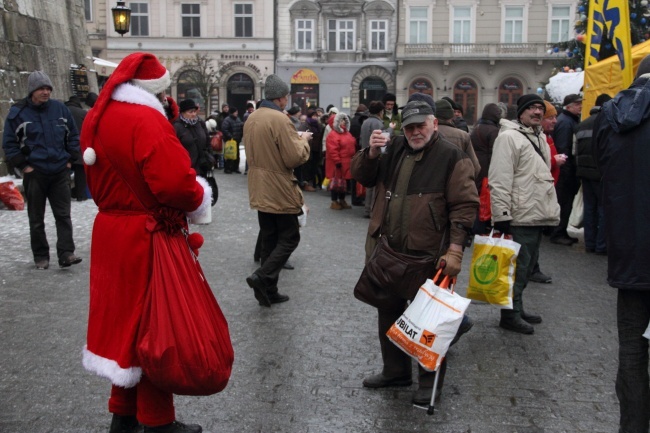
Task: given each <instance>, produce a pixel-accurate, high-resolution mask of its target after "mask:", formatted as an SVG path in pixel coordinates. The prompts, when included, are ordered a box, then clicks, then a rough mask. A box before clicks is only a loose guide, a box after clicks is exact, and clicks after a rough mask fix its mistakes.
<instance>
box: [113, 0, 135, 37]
mask: <svg viewBox="0 0 650 433" xmlns="http://www.w3.org/2000/svg"><path fill="white" fill-rule="evenodd" d="M111 11H112V12H113V26H114V27H115V31H116V32H117V33H119V34H120V35H122V36H124V33H128V31H129V28H130V27H131V9H130V8H128V7H127V6H126V5H125V4H124V2H123V1H118V2H117V6H115V7H114V8H112V9H111Z"/></svg>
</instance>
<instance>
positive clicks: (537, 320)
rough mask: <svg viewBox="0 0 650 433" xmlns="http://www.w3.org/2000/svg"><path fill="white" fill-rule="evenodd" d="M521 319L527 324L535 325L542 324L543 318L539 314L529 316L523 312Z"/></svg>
mask: <svg viewBox="0 0 650 433" xmlns="http://www.w3.org/2000/svg"><path fill="white" fill-rule="evenodd" d="M521 318H522V319H523V320H525V321H526V322H528V323H532V324H534V325H537V324H538V323H542V316H538V315H537V314H528V313H526V312H525V311H523V310H522V311H521Z"/></svg>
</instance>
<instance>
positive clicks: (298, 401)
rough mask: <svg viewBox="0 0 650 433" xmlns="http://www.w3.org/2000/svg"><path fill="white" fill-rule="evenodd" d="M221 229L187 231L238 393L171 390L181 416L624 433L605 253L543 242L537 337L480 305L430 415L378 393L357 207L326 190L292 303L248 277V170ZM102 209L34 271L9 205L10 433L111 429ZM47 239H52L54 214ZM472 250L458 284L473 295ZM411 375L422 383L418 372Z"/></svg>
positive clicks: (3, 424) (284, 287)
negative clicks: (55, 260) (94, 353)
mask: <svg viewBox="0 0 650 433" xmlns="http://www.w3.org/2000/svg"><path fill="white" fill-rule="evenodd" d="M216 178H217V181H218V183H219V187H220V198H219V203H218V204H217V206H216V207H215V208H213V222H212V223H211V224H209V225H205V226H193V230H196V231H199V232H201V233H202V234H203V235H204V236H205V238H206V242H205V245H204V246H203V248H202V249H201V255H200V261H201V263H202V266H203V268H204V270H205V273H206V275H207V277H208V280H209V282H210V284H211V286H212V288H213V290H214V293H215V294H216V297H217V299H218V301H219V303H220V304H221V306H222V308H223V311H224V313H225V315H226V317H227V319H228V321H229V325H230V331H231V334H232V340H233V344H234V348H235V365H234V370H233V374H232V378H231V380H230V384H229V385H228V387H227V388H226V389H225V390H224V391H223V392H222V393H220V394H217V395H214V396H210V397H177V398H176V406H177V416H178V418H179V419H180V420H183V421H191V422H197V423H200V424H201V425H203V426H204V429H205V431H206V432H212V433H219V432H229V433H249V432H251V433H253V432H264V433H271V432H286V433H330V432H331V433H363V432H429V431H430V432H440V433H444V432H453V433H460V432H472V433H491V432H495V433H496V432H499V433H510V432H517V433H524V432H526V433H541V432H545V433H559V432H567V433H569V432H570V433H575V432H590V433H594V432H614V431H616V429H617V425H618V401H617V399H616V395H615V392H614V379H615V374H616V365H617V336H616V322H615V290H614V289H612V288H610V287H608V286H607V284H606V282H605V275H606V261H607V260H606V258H605V257H600V256H594V255H587V254H586V253H585V252H584V244H583V243H582V242H580V243H579V244H577V245H574V246H573V247H563V246H558V245H553V244H550V243H549V242H548V240H547V239H545V240H544V242H543V245H542V251H541V265H542V270H543V271H544V272H545V273H547V274H550V275H552V277H553V284H535V283H531V284H530V285H529V287H528V288H527V290H526V295H525V298H524V299H525V302H526V306H527V309H528V310H530V311H531V312H535V313H539V314H541V315H542V316H543V318H544V322H543V323H542V324H540V325H536V326H535V334H534V335H532V336H527V335H519V334H514V333H511V332H508V331H504V330H502V329H500V328H499V327H498V321H499V311H498V310H496V309H494V308H493V307H490V306H487V305H481V304H476V303H473V304H472V305H471V306H470V307H469V310H468V313H469V314H470V315H471V316H472V317H473V318H474V320H475V322H476V325H475V326H474V328H473V329H472V330H471V332H469V333H468V334H466V335H465V336H464V337H463V339H462V340H461V341H460V342H459V343H458V344H457V345H456V346H454V348H453V350H452V351H451V352H450V353H449V354H448V359H449V369H448V372H447V378H446V381H445V389H444V391H443V395H442V400H441V402H440V403H439V404H438V405H437V408H436V409H437V410H436V413H435V415H434V416H427V414H426V411H424V410H421V409H418V408H415V407H414V406H412V405H411V404H410V398H411V393H412V392H413V390H414V389H415V388H416V386H417V385H415V384H414V385H412V386H411V387H410V388H391V389H382V390H369V389H365V388H363V387H362V385H361V381H362V379H363V378H364V377H365V376H366V375H369V374H371V373H375V372H377V371H378V370H379V369H380V368H381V357H380V353H379V343H378V341H377V336H376V332H377V331H376V314H375V311H374V310H373V309H372V308H371V307H369V306H367V305H365V304H362V303H360V302H358V301H357V300H355V299H354V297H353V296H352V288H353V286H354V284H355V283H356V281H357V278H358V277H359V274H360V272H361V269H362V266H363V259H364V252H363V245H364V239H365V231H366V227H367V223H368V220H367V219H364V218H362V214H363V208H361V207H354V208H353V209H352V210H343V211H333V210H330V209H328V206H329V203H330V201H329V195H328V194H327V193H326V192H324V191H318V192H313V193H305V195H306V201H307V203H308V205H309V207H310V208H311V212H310V214H309V219H308V222H307V226H306V227H305V228H303V230H302V233H301V234H302V240H301V243H300V246H299V247H298V249H297V250H296V251H295V253H294V255H293V256H292V257H291V263H293V265H295V268H296V269H295V270H292V271H283V272H282V275H281V279H280V283H279V287H280V291H281V292H282V293H286V294H288V295H289V296H290V297H291V300H290V301H289V302H287V303H284V304H279V305H274V306H273V307H272V308H270V309H269V308H262V307H260V306H258V304H257V302H256V301H255V299H254V297H253V293H252V290H251V289H250V288H248V286H247V285H246V283H245V278H246V276H248V275H249V274H250V273H251V272H252V271H253V270H254V269H255V268H256V264H255V263H254V262H253V248H254V245H255V239H256V236H257V215H256V213H255V212H254V211H252V210H250V209H249V206H248V196H247V180H246V177H245V176H243V175H237V174H232V175H225V174H223V173H222V172H217V174H216ZM96 211H97V210H96V207H95V205H94V203H93V202H92V201H85V202H73V204H72V216H73V223H74V230H75V240H76V242H77V254H78V255H80V256H81V257H83V258H84V261H83V262H82V263H81V264H79V265H77V266H73V267H72V268H68V269H59V268H58V267H57V266H56V264H55V266H53V267H51V268H50V269H49V270H47V271H37V270H36V269H34V266H33V262H32V256H31V252H30V248H29V231H28V223H27V215H26V212H24V211H23V212H11V211H6V210H3V211H0V282H1V286H0V432H2V433H18V432H21V433H22V432H37V433H42V432H61V433H62V432H71V433H81V432H83V433H88V432H106V431H108V425H109V422H110V415H109V414H108V412H107V398H108V392H109V383H108V382H107V381H106V380H105V379H101V378H98V377H96V376H94V375H92V374H90V373H88V372H86V371H85V370H84V369H83V367H82V365H81V349H82V347H83V345H84V341H85V328H86V318H87V308H88V269H89V243H90V233H91V229H92V223H93V219H94V215H95V213H96ZM47 221H48V222H47V233H48V235H49V239H50V242H51V244H52V246H54V243H55V237H54V236H55V229H54V221H53V219H52V217H51V213H50V212H49V211H48V220H47ZM470 257H471V252H470V251H468V252H466V254H465V260H464V265H463V272H462V273H461V275H460V276H459V282H458V285H457V290H458V292H459V293H461V294H464V293H465V288H466V286H467V278H468V277H467V269H468V266H469V259H470ZM414 377H415V376H414Z"/></svg>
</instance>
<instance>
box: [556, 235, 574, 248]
mask: <svg viewBox="0 0 650 433" xmlns="http://www.w3.org/2000/svg"><path fill="white" fill-rule="evenodd" d="M571 239H575V238H569V237H568V236H560V237H557V238H553V237H552V238H551V243H552V244H557V245H564V246H567V247H570V246H571V245H573V244H574V242H573V241H572V240H571ZM577 241H578V240H577V239H576V242H577Z"/></svg>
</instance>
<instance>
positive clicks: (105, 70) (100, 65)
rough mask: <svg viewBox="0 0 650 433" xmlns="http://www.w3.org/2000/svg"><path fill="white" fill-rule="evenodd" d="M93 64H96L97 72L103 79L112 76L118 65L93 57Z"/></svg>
mask: <svg viewBox="0 0 650 433" xmlns="http://www.w3.org/2000/svg"><path fill="white" fill-rule="evenodd" d="M93 63H94V64H95V72H97V75H101V76H103V77H108V76H109V75H111V74H112V73H113V71H114V70H115V68H117V65H118V64H117V63H114V62H111V61H108V60H104V59H100V58H99V57H93Z"/></svg>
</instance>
